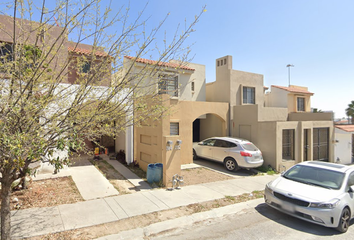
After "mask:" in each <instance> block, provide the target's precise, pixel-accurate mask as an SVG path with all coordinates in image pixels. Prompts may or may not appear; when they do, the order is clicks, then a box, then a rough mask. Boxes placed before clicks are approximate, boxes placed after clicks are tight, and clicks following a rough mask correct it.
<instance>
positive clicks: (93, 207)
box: [11, 175, 276, 238]
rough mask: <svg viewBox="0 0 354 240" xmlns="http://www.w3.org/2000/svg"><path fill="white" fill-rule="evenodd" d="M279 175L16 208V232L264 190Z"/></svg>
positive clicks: (58, 227)
mask: <svg viewBox="0 0 354 240" xmlns="http://www.w3.org/2000/svg"><path fill="white" fill-rule="evenodd" d="M275 177H276V176H268V175H264V176H250V177H244V178H236V179H232V180H227V181H219V182H212V183H205V184H199V185H192V186H186V187H183V188H182V189H179V190H173V191H169V190H166V189H156V190H150V191H141V192H137V193H134V194H127V195H118V196H113V197H105V198H100V199H94V200H89V201H84V202H78V203H74V204H66V205H59V206H56V207H46V208H33V209H25V210H18V211H12V212H11V213H12V230H13V232H12V234H13V237H14V238H24V237H30V236H36V235H42V234H48V233H52V232H58V231H64V230H72V229H76V228H81V227H88V226H93V225H97V224H103V223H108V222H112V221H117V220H120V219H124V218H128V217H133V216H137V215H142V214H146V213H151V212H157V211H161V210H165V209H171V208H176V207H180V206H186V205H189V204H193V203H201V202H205V201H210V200H215V199H220V198H224V197H225V196H236V195H240V194H243V193H248V192H252V191H254V190H263V189H264V186H265V184H266V183H268V182H269V181H271V180H273V179H275Z"/></svg>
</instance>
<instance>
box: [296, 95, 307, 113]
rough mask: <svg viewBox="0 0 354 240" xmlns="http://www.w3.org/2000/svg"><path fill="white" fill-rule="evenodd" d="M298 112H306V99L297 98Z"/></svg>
mask: <svg viewBox="0 0 354 240" xmlns="http://www.w3.org/2000/svg"><path fill="white" fill-rule="evenodd" d="M297 111H298V112H304V111H305V98H303V97H298V98H297Z"/></svg>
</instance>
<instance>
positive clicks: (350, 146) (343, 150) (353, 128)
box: [334, 125, 354, 164]
mask: <svg viewBox="0 0 354 240" xmlns="http://www.w3.org/2000/svg"><path fill="white" fill-rule="evenodd" d="M334 133H335V144H334V145H335V147H334V159H335V162H338V163H342V164H352V163H353V157H354V125H335V131H334Z"/></svg>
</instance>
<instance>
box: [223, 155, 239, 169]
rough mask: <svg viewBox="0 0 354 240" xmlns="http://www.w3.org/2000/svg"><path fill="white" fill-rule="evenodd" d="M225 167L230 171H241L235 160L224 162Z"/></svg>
mask: <svg viewBox="0 0 354 240" xmlns="http://www.w3.org/2000/svg"><path fill="white" fill-rule="evenodd" d="M224 166H225V168H226V169H227V170H228V171H237V170H238V169H239V167H238V165H237V162H236V161H235V159H233V158H226V159H225V160H224Z"/></svg>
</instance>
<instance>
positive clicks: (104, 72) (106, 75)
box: [67, 42, 112, 86]
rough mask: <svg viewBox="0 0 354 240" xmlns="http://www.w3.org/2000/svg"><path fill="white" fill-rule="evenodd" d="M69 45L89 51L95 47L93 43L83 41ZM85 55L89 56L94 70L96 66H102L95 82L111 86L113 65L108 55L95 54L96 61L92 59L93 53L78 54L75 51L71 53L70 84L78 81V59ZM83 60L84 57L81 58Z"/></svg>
mask: <svg viewBox="0 0 354 240" xmlns="http://www.w3.org/2000/svg"><path fill="white" fill-rule="evenodd" d="M68 45H69V46H70V47H74V48H78V49H84V50H89V51H91V50H92V49H93V47H92V46H91V45H87V44H82V43H79V44H78V43H74V42H69V43H68ZM97 50H99V48H97ZM83 56H84V57H85V58H87V61H88V62H90V64H91V69H92V70H94V69H95V68H100V72H99V75H97V76H95V79H96V80H95V81H94V83H96V84H98V85H101V86H110V84H111V71H112V66H111V62H110V61H109V59H108V57H101V56H95V59H94V61H92V60H91V57H92V56H91V55H83V54H77V53H73V52H70V53H69V58H70V63H69V67H68V79H67V82H68V83H70V84H75V83H76V81H77V79H78V78H79V73H78V70H80V68H78V67H77V64H78V60H77V59H79V58H83ZM82 60H83V59H81V61H82ZM91 61H92V62H91Z"/></svg>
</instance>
